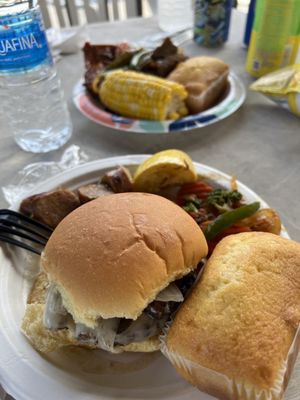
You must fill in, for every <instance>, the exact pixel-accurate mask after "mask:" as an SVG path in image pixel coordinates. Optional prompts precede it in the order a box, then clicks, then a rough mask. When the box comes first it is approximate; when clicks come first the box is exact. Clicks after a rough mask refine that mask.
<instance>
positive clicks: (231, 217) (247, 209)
mask: <svg viewBox="0 0 300 400" xmlns="http://www.w3.org/2000/svg"><path fill="white" fill-rule="evenodd" d="M259 207H260V203H259V202H258V201H256V202H255V203H251V204H247V205H246V206H242V207H239V208H236V209H234V210H232V211H228V212H226V213H224V214H222V215H219V216H218V217H217V218H216V219H215V220H214V221H213V222H212V223H211V224H209V225H208V226H207V227H206V229H205V230H204V235H205V237H206V240H212V239H213V238H214V237H216V236H217V235H219V234H220V233H221V232H223V231H224V230H225V229H227V228H229V227H230V226H231V225H234V224H235V223H237V222H238V221H241V220H242V219H244V218H247V217H250V216H251V215H252V214H254V213H255V212H256V211H257V210H258V209H259Z"/></svg>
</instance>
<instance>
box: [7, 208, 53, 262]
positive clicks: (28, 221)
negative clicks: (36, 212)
mask: <svg viewBox="0 0 300 400" xmlns="http://www.w3.org/2000/svg"><path fill="white" fill-rule="evenodd" d="M52 231H53V229H52V228H50V227H49V226H47V225H44V224H42V223H41V222H38V221H36V220H34V219H32V218H29V217H27V216H26V215H23V214H21V213H19V212H16V211H12V210H7V209H3V210H0V241H2V242H6V243H10V244H13V245H15V246H18V247H21V248H23V249H25V250H28V251H31V252H32V253H35V254H39V255H40V254H41V252H42V249H43V247H44V246H45V244H46V243H47V241H48V239H49V237H50V235H51V233H52Z"/></svg>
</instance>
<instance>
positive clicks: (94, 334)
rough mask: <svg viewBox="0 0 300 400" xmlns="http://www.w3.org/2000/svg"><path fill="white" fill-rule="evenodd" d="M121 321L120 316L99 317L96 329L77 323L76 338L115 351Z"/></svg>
mask: <svg viewBox="0 0 300 400" xmlns="http://www.w3.org/2000/svg"><path fill="white" fill-rule="evenodd" d="M119 322H120V320H119V318H110V319H102V318H99V319H98V324H97V326H96V328H95V329H93V328H88V327H87V326H85V325H84V324H80V323H77V324H76V327H75V338H76V339H77V340H79V341H80V342H82V343H85V344H88V345H91V346H97V347H99V348H100V349H103V350H107V351H113V347H114V341H115V337H116V334H117V330H118V326H119Z"/></svg>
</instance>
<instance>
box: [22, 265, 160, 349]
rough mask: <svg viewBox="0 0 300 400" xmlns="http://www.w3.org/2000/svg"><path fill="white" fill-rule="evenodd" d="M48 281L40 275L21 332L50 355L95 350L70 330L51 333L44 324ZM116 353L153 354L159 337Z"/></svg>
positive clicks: (130, 345)
mask: <svg viewBox="0 0 300 400" xmlns="http://www.w3.org/2000/svg"><path fill="white" fill-rule="evenodd" d="M47 286H48V281H47V278H46V275H45V274H43V273H42V274H40V275H39V276H38V277H37V279H36V281H35V284H34V286H33V288H32V291H31V293H30V296H29V298H28V304H27V307H26V311H25V315H24V317H23V321H22V325H21V331H22V333H23V334H24V335H25V336H26V337H27V338H28V339H29V341H30V342H31V344H32V345H33V346H34V348H35V349H36V350H38V351H40V352H42V353H50V352H52V351H55V350H58V349H59V348H61V347H64V346H81V347H85V348H90V349H95V348H96V347H95V346H92V345H86V344H82V343H81V342H79V341H78V340H76V339H75V338H74V337H73V335H72V333H71V331H70V330H69V329H60V330H57V331H51V330H49V329H46V328H45V326H44V324H43V315H44V309H45V296H46V289H47ZM115 350H116V351H115V352H116V353H121V352H125V351H126V352H144V353H146V352H153V351H157V350H159V340H158V337H151V338H149V339H148V340H146V341H143V342H136V343H130V344H128V345H126V346H117V347H116V348H115Z"/></svg>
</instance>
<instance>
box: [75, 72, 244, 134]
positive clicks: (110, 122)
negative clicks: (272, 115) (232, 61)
mask: <svg viewBox="0 0 300 400" xmlns="http://www.w3.org/2000/svg"><path fill="white" fill-rule="evenodd" d="M228 81H229V85H228V89H227V92H226V94H225V96H224V97H223V98H222V99H221V100H220V101H219V103H218V104H216V105H215V106H214V107H212V108H210V109H208V110H206V111H203V112H201V113H199V114H194V115H189V116H187V117H185V118H181V119H178V120H176V121H173V120H166V121H150V120H141V119H132V118H126V117H122V116H120V115H117V114H113V113H112V112H110V111H108V110H106V109H104V108H103V106H102V105H101V103H100V102H98V101H97V100H96V99H93V98H92V97H91V96H90V95H89V94H88V93H87V91H86V89H85V87H84V85H83V81H79V82H78V83H77V84H76V86H75V88H74V90H73V100H74V103H75V105H76V107H77V108H78V109H79V111H81V113H82V114H83V115H84V116H86V117H87V118H88V119H90V120H92V121H94V122H96V123H97V124H100V125H104V126H108V127H110V128H114V129H119V130H122V131H128V132H138V133H150V134H151V133H152V134H153V133H176V132H182V131H189V130H191V129H195V128H202V127H204V126H207V125H210V124H213V123H215V122H218V121H220V120H222V119H224V118H226V117H228V116H229V115H231V114H233V113H234V112H235V111H236V110H237V109H238V108H239V107H240V106H241V105H242V104H243V102H244V101H245V98H246V91H245V87H244V85H243V83H242V82H241V80H240V79H239V78H238V77H237V76H236V75H235V74H234V73H232V72H231V73H230V74H229V78H228Z"/></svg>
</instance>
